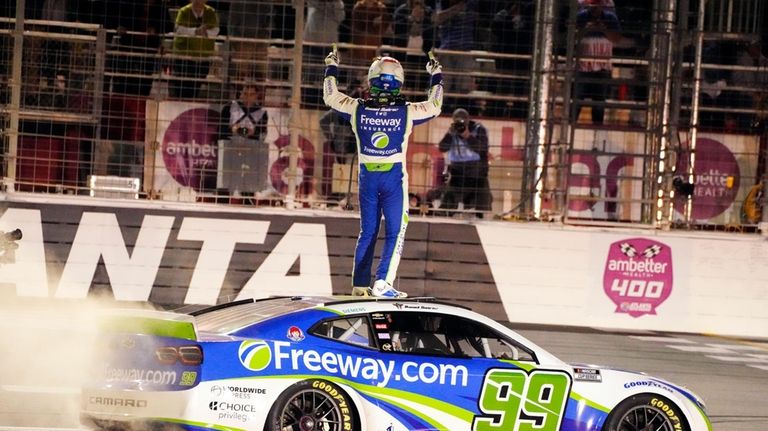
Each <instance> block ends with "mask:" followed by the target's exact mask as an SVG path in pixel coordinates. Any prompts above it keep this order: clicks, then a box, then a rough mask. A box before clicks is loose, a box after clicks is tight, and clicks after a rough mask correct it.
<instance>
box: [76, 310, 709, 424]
mask: <svg viewBox="0 0 768 431" xmlns="http://www.w3.org/2000/svg"><path fill="white" fill-rule="evenodd" d="M104 326H105V332H104V333H103V336H102V337H101V338H100V346H99V350H100V351H101V355H100V357H99V359H98V362H97V363H96V365H95V366H94V368H93V369H94V371H95V373H94V379H93V381H92V382H91V383H89V384H88V385H86V387H84V388H83V392H82V412H81V418H82V420H83V423H84V424H86V425H90V426H92V427H96V428H100V429H109V430H123V429H163V430H168V429H186V430H259V431H261V430H269V431H274V430H292V431H310V430H323V431H349V430H372V431H373V430H376V431H379V430H380V431H385V430H386V431H412V430H447V431H461V430H472V431H491V430H503V431H517V430H519V431H527V430H531V431H533V430H537V431H557V430H564V431H565V430H567V431H599V430H603V431H605V430H608V431H640V430H654V431H672V430H682V431H700V430H711V429H712V426H711V425H710V422H709V420H708V419H707V416H706V414H705V410H704V404H703V402H702V401H701V400H700V399H699V398H698V397H697V396H696V395H694V394H693V393H691V392H690V391H688V390H687V389H684V388H681V387H679V386H676V385H674V384H671V383H669V382H666V381H663V380H660V379H657V378H653V377H650V376H648V375H645V374H638V373H633V372H629V371H623V370H615V369H610V368H598V367H594V366H587V365H571V364H567V363H565V362H563V361H561V360H559V359H557V358H556V357H554V356H553V355H551V354H549V353H547V352H546V351H545V350H544V349H542V348H540V347H539V346H537V345H535V344H534V343H532V342H530V341H529V340H527V339H525V338H524V337H522V336H521V335H519V334H517V333H516V332H514V331H512V330H510V329H508V328H506V327H505V326H503V325H501V324H499V323H498V322H495V321H493V320H491V319H488V318H486V317H484V316H482V315H480V314H477V313H474V312H472V311H470V310H468V309H465V308H462V307H460V306H456V305H450V304H445V303H441V302H438V301H434V300H430V299H407V300H402V299H397V300H384V299H373V298H355V299H352V298H343V297H327V298H315V297H293V298H288V297H286V298H269V299H263V300H243V301H237V302H232V303H228V304H222V305H218V306H214V307H209V308H206V309H202V310H199V311H196V312H192V313H189V314H181V313H167V312H146V313H141V314H138V315H137V314H133V315H130V316H120V317H114V318H112V319H110V320H109V321H107V322H106V323H105V325H104Z"/></svg>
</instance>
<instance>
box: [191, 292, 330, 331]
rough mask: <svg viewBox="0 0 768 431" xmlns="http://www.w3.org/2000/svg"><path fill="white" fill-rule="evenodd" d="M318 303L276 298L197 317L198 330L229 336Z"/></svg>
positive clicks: (210, 312)
mask: <svg viewBox="0 0 768 431" xmlns="http://www.w3.org/2000/svg"><path fill="white" fill-rule="evenodd" d="M317 304H318V302H317V301H309V300H305V299H301V300H296V299H291V298H275V299H268V300H264V301H256V302H250V303H245V304H239V305H234V306H231V307H226V308H221V309H218V310H213V311H209V312H203V313H202V314H198V315H196V316H195V324H196V326H197V330H198V331H201V332H209V333H215V334H229V333H231V332H234V331H236V330H238V329H240V328H244V327H246V326H249V325H252V324H254V323H257V322H261V321H262V320H266V319H269V318H271V317H274V316H277V315H279V314H285V313H290V312H292V311H298V310H303V309H305V308H309V307H314V306H315V305H317Z"/></svg>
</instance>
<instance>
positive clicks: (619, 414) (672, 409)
mask: <svg viewBox="0 0 768 431" xmlns="http://www.w3.org/2000/svg"><path fill="white" fill-rule="evenodd" d="M647 429H652V430H658V431H690V430H691V429H690V427H689V426H688V421H686V420H685V417H684V416H683V415H682V410H680V407H678V406H677V405H676V404H675V403H673V402H672V401H670V400H669V399H668V398H665V397H662V396H659V395H656V394H638V395H634V396H632V397H630V398H627V399H626V400H624V401H622V402H621V403H620V404H619V405H618V406H616V408H615V409H613V411H612V412H611V414H610V415H609V416H608V421H607V422H606V424H605V426H604V427H603V431H644V430H647Z"/></svg>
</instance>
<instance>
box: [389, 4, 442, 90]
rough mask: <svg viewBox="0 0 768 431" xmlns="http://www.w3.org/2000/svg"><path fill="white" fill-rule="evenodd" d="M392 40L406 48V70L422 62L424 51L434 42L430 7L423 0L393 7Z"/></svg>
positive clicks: (430, 47)
mask: <svg viewBox="0 0 768 431" xmlns="http://www.w3.org/2000/svg"><path fill="white" fill-rule="evenodd" d="M392 42H393V45H395V46H399V47H401V48H406V49H407V50H408V51H407V52H406V54H405V62H404V64H405V67H406V70H408V69H415V68H417V67H419V65H421V64H422V63H423V62H424V53H426V52H428V51H429V50H430V49H432V45H433V43H434V28H433V26H432V8H430V7H429V6H427V5H426V4H425V3H424V0H408V2H407V3H405V4H402V5H400V6H399V7H398V8H397V9H395V13H394V37H393V40H392ZM417 84H418V83H417ZM421 87H423V86H420V87H417V88H421Z"/></svg>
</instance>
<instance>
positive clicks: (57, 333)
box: [0, 309, 768, 431]
mask: <svg viewBox="0 0 768 431" xmlns="http://www.w3.org/2000/svg"><path fill="white" fill-rule="evenodd" d="M0 311H5V312H0V358H2V359H0V364H2V366H0V431H3V430H14V431H19V430H43V429H44V430H52V429H68V430H71V429H76V428H79V424H78V418H77V410H78V382H79V379H80V373H81V371H83V370H84V369H86V368H87V367H88V366H89V365H88V364H87V360H85V359H84V358H83V356H85V355H86V350H85V349H84V348H83V347H82V344H81V343H83V342H84V341H83V340H84V338H86V336H87V331H85V332H84V331H83V330H82V328H80V329H78V326H77V325H72V324H71V323H72V322H66V323H64V324H62V322H61V321H46V320H44V319H40V318H39V316H28V315H18V314H17V313H8V312H7V311H8V310H7V309H5V310H0ZM509 326H511V327H512V328H514V329H517V330H518V331H519V332H521V333H522V334H523V335H525V336H526V337H528V338H530V339H531V340H533V341H534V342H536V343H538V344H539V345H541V346H542V347H544V348H545V349H547V350H549V351H550V352H552V353H554V354H555V355H557V356H558V357H560V358H561V359H563V360H565V361H568V362H582V363H591V364H608V365H611V366H614V367H618V368H625V369H632V370H637V371H643V372H647V373H649V374H652V375H654V376H657V377H661V378H664V379H668V380H671V381H672V382H675V383H677V384H680V385H683V386H686V387H688V388H690V389H691V390H693V391H695V392H696V393H698V394H699V395H700V396H702V397H703V398H704V400H705V401H706V403H707V410H708V413H709V414H710V417H711V418H712V422H713V428H714V429H715V430H718V431H756V430H757V431H760V430H768V339H766V340H737V339H726V338H720V337H714V336H706V335H692V334H669V333H666V334H665V333H651V332H615V331H610V330H600V329H593V328H564V327H546V326H530V325H519V324H510V325H509ZM30 339H31V340H33V342H31V343H29V342H27V341H25V340H30ZM694 431H698V430H694Z"/></svg>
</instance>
